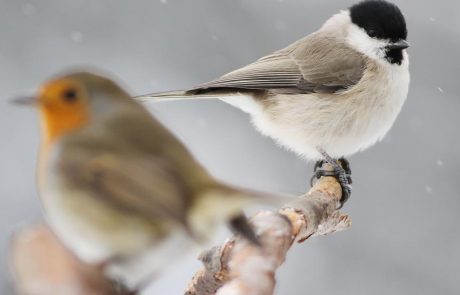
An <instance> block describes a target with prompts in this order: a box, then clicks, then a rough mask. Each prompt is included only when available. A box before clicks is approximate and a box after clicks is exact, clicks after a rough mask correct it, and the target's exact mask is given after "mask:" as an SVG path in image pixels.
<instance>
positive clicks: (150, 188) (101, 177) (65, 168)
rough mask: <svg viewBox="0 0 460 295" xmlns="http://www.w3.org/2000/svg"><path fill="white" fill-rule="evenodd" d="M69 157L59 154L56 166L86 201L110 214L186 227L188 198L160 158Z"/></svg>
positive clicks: (172, 171) (181, 185)
mask: <svg viewBox="0 0 460 295" xmlns="http://www.w3.org/2000/svg"><path fill="white" fill-rule="evenodd" d="M72 155H74V156H73V157H71V156H70V154H69V156H66V155H65V154H62V155H61V156H60V158H61V159H62V160H61V161H59V160H58V162H57V166H56V167H57V168H58V169H59V173H60V174H61V175H62V176H63V177H64V179H65V181H66V182H67V183H68V184H69V185H74V186H76V187H78V188H79V189H85V190H87V191H88V196H89V197H94V198H99V199H100V200H102V201H103V202H106V204H107V205H108V206H112V207H113V208H114V210H119V211H123V212H124V213H126V214H133V215H137V216H142V217H145V218H146V219H147V220H150V221H155V220H169V221H173V222H177V223H179V224H183V225H185V226H187V224H186V220H185V216H186V209H187V206H188V205H190V201H191V200H190V199H188V198H190V195H189V194H187V193H188V192H187V191H186V188H185V186H184V185H183V183H182V182H181V179H180V178H179V177H177V175H176V174H175V172H174V168H173V167H170V166H169V165H168V163H167V162H165V161H163V160H162V159H161V158H155V157H145V158H142V159H139V158H133V157H131V158H126V159H125V158H122V157H119V156H118V155H116V154H110V153H103V154H101V153H99V154H94V153H93V152H89V153H87V154H86V155H85V151H82V150H81V149H80V150H78V156H75V155H76V153H74V152H72ZM127 157H129V156H127ZM64 160H65V161H64Z"/></svg>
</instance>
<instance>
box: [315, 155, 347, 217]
mask: <svg viewBox="0 0 460 295" xmlns="http://www.w3.org/2000/svg"><path fill="white" fill-rule="evenodd" d="M325 163H329V164H331V165H332V168H333V169H334V170H332V171H331V170H326V169H324V168H323V165H324V164H325ZM323 176H331V177H335V178H336V179H337V181H338V182H339V183H340V186H341V188H342V198H341V199H340V207H339V209H340V208H342V207H343V205H344V204H345V202H346V201H347V200H348V199H349V198H350V196H351V183H352V179H351V170H350V163H349V162H348V160H346V159H345V158H341V159H339V160H338V161H336V160H333V161H327V160H320V161H317V162H316V163H315V167H314V170H313V176H312V178H311V180H310V184H311V186H313V184H314V182H315V180H316V179H320V178H321V177H323Z"/></svg>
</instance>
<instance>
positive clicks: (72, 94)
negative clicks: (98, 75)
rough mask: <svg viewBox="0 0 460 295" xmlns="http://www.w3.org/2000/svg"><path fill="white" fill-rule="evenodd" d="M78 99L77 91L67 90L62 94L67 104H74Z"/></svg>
mask: <svg viewBox="0 0 460 295" xmlns="http://www.w3.org/2000/svg"><path fill="white" fill-rule="evenodd" d="M77 98H78V97H77V91H76V90H75V89H67V90H65V91H64V92H63V93H62V99H63V100H64V101H66V102H74V101H76V100H77Z"/></svg>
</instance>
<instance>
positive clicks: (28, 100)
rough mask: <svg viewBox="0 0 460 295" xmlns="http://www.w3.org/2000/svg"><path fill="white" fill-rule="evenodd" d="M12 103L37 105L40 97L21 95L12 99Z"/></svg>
mask: <svg viewBox="0 0 460 295" xmlns="http://www.w3.org/2000/svg"><path fill="white" fill-rule="evenodd" d="M10 102H11V103H12V104H16V105H23V106H35V105H37V104H38V102H39V101H38V98H37V97H35V96H20V97H16V98H13V99H12V100H11V101H10Z"/></svg>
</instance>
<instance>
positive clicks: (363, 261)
mask: <svg viewBox="0 0 460 295" xmlns="http://www.w3.org/2000/svg"><path fill="white" fill-rule="evenodd" d="M395 2H397V4H398V5H399V6H400V8H401V9H402V11H403V12H404V13H405V15H406V17H407V21H408V28H409V41H410V42H411V44H412V47H411V48H410V55H411V73H412V83H411V89H410V95H409V99H408V101H407V103H406V105H405V107H404V109H403V111H402V113H401V115H400V117H399V119H398V120H397V122H396V124H395V126H394V128H393V129H392V131H391V132H390V133H389V134H388V136H387V137H386V138H385V140H384V141H383V142H382V143H380V144H378V145H377V146H375V147H373V148H371V149H370V150H368V151H366V152H363V153H360V154H357V155H355V156H354V157H352V158H351V163H352V168H353V173H354V191H353V196H352V198H351V200H350V201H349V202H348V203H347V204H346V206H345V208H344V211H345V212H347V213H349V214H350V215H351V217H352V219H353V227H352V229H351V230H348V231H346V232H343V233H338V234H334V235H331V236H328V237H324V238H315V239H312V240H310V241H308V242H306V243H305V244H301V245H295V246H294V248H293V249H292V250H291V251H290V252H289V255H288V257H287V261H286V263H285V264H284V265H283V266H282V268H281V270H280V271H279V273H278V275H277V278H278V286H277V294H293V295H294V294H305V293H309V294H334V293H339V292H340V294H446V295H447V294H460V280H459V278H460V251H459V249H460V232H459V226H458V224H460V214H459V208H460V195H459V192H460V170H459V167H460V157H459V156H458V152H459V150H460V136H459V131H458V130H459V127H460V116H459V110H460V97H459V93H460V83H459V82H460V80H459V73H460V58H459V57H460V56H459V48H460V18H459V15H460V1H457V0H445V1H435V0H420V1H395ZM352 3H353V1H339V0H334V1H321V0H293V1H288V0H285V1H282V0H238V1H237V0H227V1H214V0H194V1H174V0H161V1H160V0H157V1H149V0H143V1H123V0H117V1H91V0H72V1H71V0H66V1H63V0H40V1H38V0H37V1H22V0H21V1H11V0H10V1H8V0H2V1H0V40H1V41H0V65H1V68H0V104H1V109H0V138H1V145H0V171H1V174H0V176H1V185H0V208H1V209H0V250H1V264H0V265H1V274H2V275H1V277H2V279H1V290H0V293H1V294H8V293H9V292H11V291H10V288H9V284H10V283H9V282H10V278H9V275H8V273H7V259H8V254H7V246H8V240H9V238H10V236H11V234H12V232H13V231H14V230H16V229H17V228H20V227H21V226H24V225H25V224H27V223H30V222H32V221H34V220H37V219H38V218H39V217H40V207H39V202H38V196H37V193H36V188H35V182H34V169H35V164H36V154H37V148H38V131H39V127H38V126H39V125H38V119H37V116H36V114H35V113H34V112H33V111H31V110H25V109H19V108H15V107H13V106H10V105H8V103H7V101H8V98H10V97H11V96H14V95H15V94H21V93H27V92H28V91H32V90H34V89H35V87H36V86H37V85H38V84H39V83H40V82H42V81H43V80H44V79H46V78H47V77H48V76H49V75H52V74H54V73H55V72H56V71H59V70H61V69H63V68H65V67H67V66H75V65H77V66H81V65H83V66H84V65H91V66H95V67H98V68H101V69H104V70H106V71H109V72H111V73H113V74H114V75H115V76H116V77H118V78H119V79H121V80H122V81H124V82H125V84H126V85H129V88H130V89H131V91H132V93H133V94H143V93H147V92H150V91H160V90H170V89H178V88H185V87H189V86H192V85H194V84H198V83H201V82H205V81H207V80H210V79H212V78H215V77H217V76H219V75H221V74H224V73H226V72H228V71H230V70H233V69H235V68H238V67H240V66H243V65H245V64H247V63H249V62H251V61H253V60H255V59H256V58H258V57H260V56H262V55H264V54H266V53H269V52H272V51H274V50H276V49H279V48H281V47H284V46H285V45H287V44H289V43H290V42H292V41H295V40H296V39H298V38H300V37H302V36H304V35H306V34H309V33H311V32H313V31H314V30H316V29H317V28H319V26H320V25H321V24H322V23H323V22H324V21H325V20H326V19H327V18H328V17H329V16H331V15H332V14H333V13H336V12H338V11H339V10H340V9H344V8H346V7H348V6H349V5H350V4H352ZM148 106H149V108H150V109H151V110H152V112H153V113H154V114H155V115H156V116H158V117H159V118H160V119H161V120H162V121H163V122H164V123H165V124H167V125H168V126H169V127H170V128H171V129H172V130H173V131H174V132H175V133H176V134H177V135H178V136H179V137H180V138H181V139H182V140H183V141H184V142H185V143H186V144H187V145H188V146H189V147H190V149H191V150H192V151H193V153H194V154H195V155H196V156H197V157H198V158H199V160H200V161H201V162H202V163H203V164H204V165H205V166H206V167H208V168H209V170H210V171H212V173H213V174H214V175H216V176H217V177H219V178H221V179H224V180H226V181H229V182H233V183H236V184H240V185H245V186H249V187H252V188H257V189H262V190H266V191H280V192H288V193H291V194H300V193H302V192H304V191H306V190H307V188H308V180H309V178H310V176H311V169H312V163H308V165H307V163H305V162H304V161H303V160H301V159H299V158H297V157H296V156H295V155H293V154H291V153H289V152H286V151H284V150H283V149H281V148H279V147H277V146H276V145H275V144H274V143H273V142H272V141H271V140H270V139H267V138H263V137H262V136H261V135H259V134H258V133H256V132H255V131H254V129H253V128H252V126H251V124H250V122H249V120H248V117H247V115H246V114H243V113H242V112H240V111H238V110H237V109H234V108H232V107H231V106H229V105H226V104H224V103H221V102H218V101H215V102H212V101H205V102H173V103H161V104H149V105H148ZM199 267H200V264H199V263H198V262H196V261H195V260H194V259H193V258H191V259H190V260H186V261H183V263H182V264H181V265H180V266H178V267H175V268H173V269H171V271H169V272H168V273H166V274H165V275H164V276H163V277H161V278H160V279H159V280H158V281H157V282H156V283H155V284H153V285H152V286H151V287H150V288H149V290H148V291H147V292H146V293H147V294H166V293H168V294H181V293H182V290H183V289H184V287H185V285H186V283H187V282H188V280H189V279H190V278H191V276H192V274H193V273H194V271H195V270H197V269H198V268H199Z"/></svg>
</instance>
